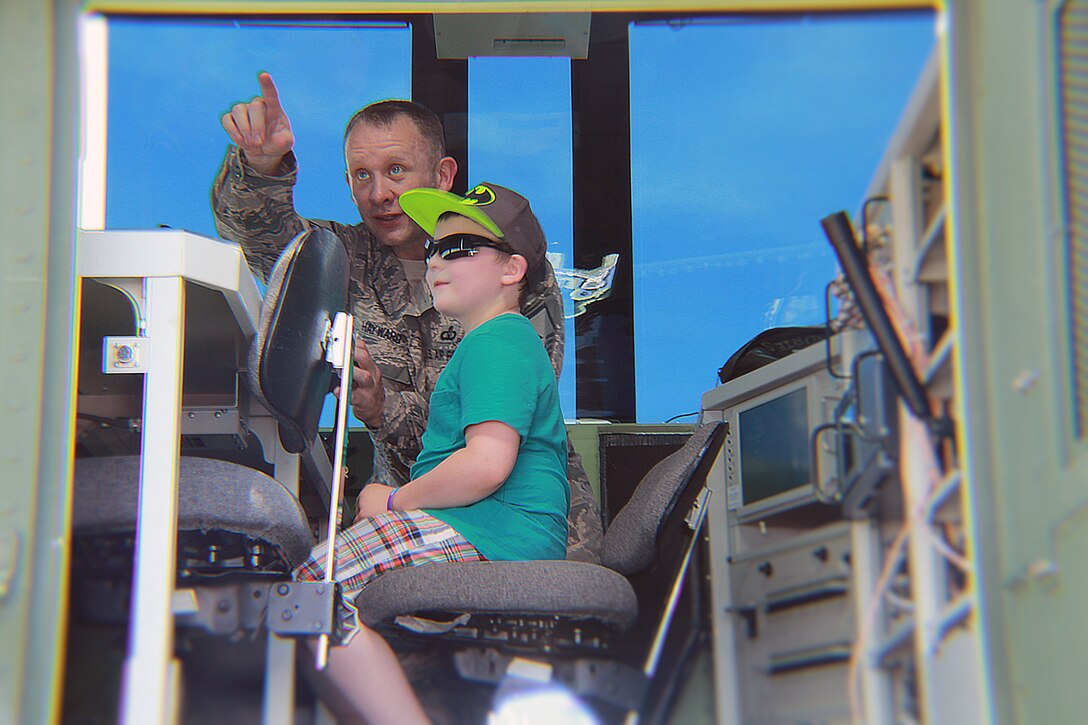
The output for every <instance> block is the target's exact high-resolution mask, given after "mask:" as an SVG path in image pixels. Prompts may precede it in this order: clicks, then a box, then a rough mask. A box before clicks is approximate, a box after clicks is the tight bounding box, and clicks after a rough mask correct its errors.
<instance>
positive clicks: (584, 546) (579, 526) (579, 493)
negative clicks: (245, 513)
mask: <svg viewBox="0 0 1088 725" xmlns="http://www.w3.org/2000/svg"><path fill="white" fill-rule="evenodd" d="M281 171H283V173H282V175H280V176H267V175H264V174H261V173H259V172H257V171H255V170H254V169H252V168H250V167H249V166H247V165H246V164H245V160H244V157H243V155H242V153H241V152H240V151H239V150H238V148H237V147H236V146H231V147H230V149H229V150H228V152H227V156H226V158H225V159H224V161H223V165H222V167H221V168H220V170H219V173H218V175H217V176H216V179H215V183H214V185H213V187H212V208H213V211H214V213H215V223H216V228H217V229H218V231H219V234H220V236H221V237H223V238H224V239H228V240H230V241H233V242H236V243H237V244H239V245H241V247H242V249H243V250H244V251H245V255H246V259H247V261H248V262H249V266H250V268H251V269H252V270H253V272H254V274H256V275H257V276H258V277H260V278H261V279H267V278H268V275H269V274H270V273H271V271H272V267H273V265H274V264H275V262H276V258H277V257H278V256H279V253H280V251H281V250H282V249H283V248H284V247H285V246H286V245H287V244H288V243H289V242H290V241H291V239H292V238H294V236H295V235H297V234H298V233H299V232H302V231H303V230H305V229H307V228H309V227H311V226H322V227H325V228H327V229H329V230H331V231H332V232H334V233H335V234H336V235H337V236H338V237H339V238H340V239H341V241H343V243H344V245H345V246H346V247H347V251H348V257H349V259H350V260H351V275H350V282H349V296H350V307H351V312H352V314H353V315H354V317H355V335H356V339H358V340H361V341H363V342H364V343H365V344H366V346H367V349H368V350H369V351H370V354H371V356H372V357H373V358H374V361H375V363H376V364H377V365H378V368H379V369H380V370H381V373H382V380H383V383H384V385H385V409H384V411H383V417H382V424H381V425H380V426H378V427H377V428H375V429H370V435H371V438H372V439H373V441H374V477H375V479H376V480H380V481H382V482H383V483H388V484H391V485H400V484H402V483H405V482H407V481H408V472H409V469H410V468H411V466H412V464H413V463H414V462H415V459H416V456H417V455H418V453H419V451H420V449H421V443H420V441H421V438H422V436H423V431H424V428H425V427H426V425H427V415H428V412H429V409H430V408H429V402H428V401H429V399H430V395H431V392H432V391H433V390H434V386H435V383H436V382H437V380H438V376H439V375H440V374H441V372H442V370H443V369H444V368H445V366H446V363H447V362H448V361H449V359H450V356H452V355H453V351H454V349H455V348H456V346H457V343H458V342H459V341H460V340H461V337H462V331H461V327H460V325H459V324H458V323H457V322H456V321H455V320H453V319H451V318H448V317H446V316H445V315H443V314H441V313H440V312H438V310H436V309H434V306H433V305H432V304H431V295H430V292H429V290H428V289H427V287H426V285H418V286H417V287H416V288H415V289H414V291H413V288H412V287H410V286H409V284H408V279H407V277H406V275H405V273H404V269H403V267H402V266H401V264H400V262H399V261H398V260H397V258H396V256H394V254H393V253H392V251H390V250H389V249H388V248H386V247H385V246H384V245H382V244H381V243H379V242H378V241H377V240H375V239H374V237H373V236H372V235H371V234H370V232H369V230H367V228H366V227H365V226H364V225H363V224H362V223H359V224H355V225H350V226H349V225H346V224H340V223H337V222H331V221H323V220H314V219H303V218H302V217H301V216H299V214H298V213H297V212H296V211H295V208H294V184H295V180H296V178H297V175H298V167H297V163H296V162H295V158H294V155H293V154H290V153H289V154H288V156H287V157H286V158H285V161H284V165H283V167H282V168H281ZM522 313H523V314H524V315H525V316H526V317H528V318H529V320H530V321H531V322H532V323H533V326H534V327H535V328H536V330H537V333H538V334H540V337H541V340H542V341H543V342H544V347H545V349H546V350H547V352H548V357H549V358H550V359H551V361H552V366H553V368H554V369H555V371H556V375H557V376H558V374H559V371H560V370H561V369H562V366H563V338H564V329H563V303H562V298H561V297H560V291H559V287H558V285H557V284H556V282H555V278H554V275H549V282H548V284H547V286H546V288H545V289H544V291H543V292H542V293H541V294H539V295H533V296H532V297H531V298H530V299H529V300H527V302H526V304H525V305H524V306H523V309H522ZM570 453H571V455H570V460H569V464H568V472H567V473H568V478H569V479H570V482H571V515H570V521H571V530H570V537H569V540H568V558H575V559H579V560H583V561H594V560H596V559H597V558H598V557H599V553H600V544H601V522H600V515H599V508H598V506H597V504H596V501H595V499H594V497H593V492H592V489H591V487H590V485H589V480H588V477H587V476H586V473H585V470H584V468H583V466H582V463H581V458H580V457H579V456H578V454H577V453H575V452H574V449H573V448H571V449H570Z"/></svg>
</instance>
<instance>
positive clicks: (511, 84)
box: [468, 58, 576, 418]
mask: <svg viewBox="0 0 1088 725" xmlns="http://www.w3.org/2000/svg"><path fill="white" fill-rule="evenodd" d="M468 110H469V126H468V132H469V133H468V137H469V144H468V146H469V156H468V173H469V182H468V183H469V184H470V185H472V184H476V183H478V182H480V181H491V182H494V183H496V184H501V185H503V186H508V187H510V188H512V189H514V190H515V191H517V192H519V193H521V194H522V195H524V196H525V197H526V198H527V199H528V200H529V203H530V204H531V206H532V208H533V211H534V212H535V213H536V216H537V218H538V219H539V220H540V225H541V226H542V227H543V228H544V234H545V236H546V237H547V239H548V252H549V254H550V255H551V256H550V258H551V259H552V261H553V262H554V263H555V266H556V267H557V270H556V271H557V272H558V273H559V278H560V281H562V280H563V275H564V271H565V270H566V269H568V268H569V265H572V264H573V251H574V242H573V225H574V220H573V211H572V206H571V184H572V181H571V177H572V173H573V171H572V168H571V163H572V162H571V97H570V60H569V59H567V58H472V59H470V61H469V66H468ZM563 299H564V304H565V305H566V309H565V315H566V316H567V321H566V348H565V353H564V361H565V362H564V365H563V376H562V377H561V378H560V381H559V394H560V401H561V403H562V406H563V413H564V415H566V416H567V417H569V418H573V417H574V416H575V410H576V407H575V385H574V380H575V361H574V325H573V323H572V319H571V318H572V317H573V314H574V309H573V307H574V305H573V303H572V302H571V299H570V295H569V290H566V291H565V292H564V295H563Z"/></svg>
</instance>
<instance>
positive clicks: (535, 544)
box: [411, 314, 570, 561]
mask: <svg viewBox="0 0 1088 725" xmlns="http://www.w3.org/2000/svg"><path fill="white" fill-rule="evenodd" d="M489 420H497V421H501V422H503V423H506V424H507V425H509V426H510V427H511V428H513V429H514V430H516V431H517V432H518V434H519V435H520V436H521V444H520V446H519V447H518V455H517V460H516V461H515V463H514V468H513V470H512V471H511V472H510V476H509V477H508V478H507V479H506V482H505V483H503V484H502V486H500V487H499V488H498V489H497V490H496V491H494V492H493V493H492V494H491V495H490V496H488V497H487V498H484V499H482V500H480V501H477V502H476V503H473V504H470V505H468V506H457V507H453V508H445V509H424V510H425V511H426V512H427V513H428V514H430V515H431V516H434V517H435V518H437V519H441V520H442V521H445V522H446V523H447V524H449V525H450V526H452V527H453V528H454V529H456V530H457V532H458V533H460V534H461V535H462V536H464V537H465V538H466V539H468V540H469V541H470V542H471V543H472V545H473V546H475V547H476V548H477V549H478V550H479V551H480V553H481V554H483V555H484V556H486V557H487V558H488V559H491V560H493V561H498V560H528V559H564V558H566V553H567V512H568V509H569V507H570V487H569V485H568V484H567V434H566V428H565V427H564V425H563V413H562V411H561V410H560V408H559V388H558V385H556V381H555V373H554V372H553V371H552V366H551V362H550V361H549V360H548V354H547V353H546V352H545V351H544V346H543V345H542V344H541V342H540V337H538V336H537V334H536V331H535V330H534V329H533V326H532V324H531V323H530V322H529V321H528V320H527V319H525V318H524V317H522V316H521V315H516V314H504V315H499V316H498V317H495V318H492V319H490V320H488V321H487V322H485V323H484V324H482V325H480V326H479V327H477V328H476V329H474V330H472V331H471V332H469V333H468V334H467V335H465V337H464V339H463V340H461V342H460V344H458V345H457V350H456V351H455V352H454V353H453V357H452V358H450V361H449V364H447V365H446V368H445V370H443V371H442V375H441V376H440V377H439V378H438V382H437V383H436V384H435V389H434V392H433V393H431V410H430V415H429V417H428V419H427V430H426V432H425V433H424V434H423V451H422V452H421V453H420V454H419V456H418V457H417V458H416V463H415V465H414V466H412V474H411V475H412V478H413V479H415V478H418V477H420V476H422V475H423V474H424V473H427V472H428V471H430V470H431V469H433V468H434V467H435V466H437V465H438V464H439V463H441V462H442V461H443V460H445V459H446V457H447V456H449V455H450V454H452V453H453V452H454V451H457V450H460V449H462V448H464V447H465V428H467V427H468V426H470V425H474V424H476V423H483V422H486V421H489Z"/></svg>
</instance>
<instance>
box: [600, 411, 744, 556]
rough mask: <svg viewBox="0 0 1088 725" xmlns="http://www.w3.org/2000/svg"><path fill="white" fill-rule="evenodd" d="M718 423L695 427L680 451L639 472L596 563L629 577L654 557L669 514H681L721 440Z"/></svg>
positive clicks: (722, 431)
mask: <svg viewBox="0 0 1088 725" xmlns="http://www.w3.org/2000/svg"><path fill="white" fill-rule="evenodd" d="M724 427H725V424H724V423H722V422H721V421H715V422H712V423H704V424H703V425H701V426H699V427H698V428H697V429H696V430H695V432H694V433H692V434H691V437H690V438H688V440H687V441H686V442H685V443H684V445H683V447H682V448H680V450H678V451H675V452H674V453H671V454H670V455H668V456H667V457H665V458H664V459H663V460H661V461H659V462H658V463H657V464H656V465H655V466H654V467H653V468H651V469H650V471H649V472H648V473H647V474H646V475H645V476H643V478H642V480H641V481H640V482H639V484H638V487H637V488H636V489H635V492H634V493H633V494H632V495H631V499H630V500H629V501H628V502H627V503H626V504H625V505H624V507H623V509H621V510H620V512H619V513H618V514H617V515H616V518H615V519H614V520H613V521H612V523H611V525H609V527H608V530H607V531H605V534H604V548H603V551H602V553H601V563H602V564H604V565H605V566H607V567H608V568H610V569H615V570H616V571H618V572H620V573H621V574H624V575H626V576H631V575H632V574H637V573H638V572H640V571H642V570H644V569H645V568H646V567H648V566H649V565H650V564H652V563H653V562H655V561H656V560H657V559H658V554H659V549H660V544H661V541H660V535H661V534H662V532H664V531H665V530H667V529H668V528H669V527H668V526H667V525H666V524H667V522H668V521H669V520H670V517H671V516H673V515H674V514H678V515H679V516H680V517H681V518H683V517H684V516H686V515H687V512H688V510H689V509H690V508H691V505H692V503H693V502H694V500H695V497H696V496H697V495H698V493H699V489H700V486H697V485H696V486H692V485H689V484H691V483H693V482H695V481H696V479H697V478H700V477H701V478H703V479H705V477H706V472H707V471H708V470H709V468H710V465H711V464H712V463H713V462H714V458H715V456H716V455H717V450H718V448H720V447H721V444H722V441H724V440H725V431H724Z"/></svg>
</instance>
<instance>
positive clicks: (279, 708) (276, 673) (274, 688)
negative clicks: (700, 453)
mask: <svg viewBox="0 0 1088 725" xmlns="http://www.w3.org/2000/svg"><path fill="white" fill-rule="evenodd" d="M261 442H262V444H263V445H264V450H265V451H266V453H265V455H266V457H267V456H268V452H271V454H272V455H271V458H272V459H273V465H274V467H275V473H276V480H277V481H279V482H280V483H281V484H283V486H284V488H286V489H287V490H288V491H290V492H291V493H293V494H294V495H295V497H296V498H297V497H298V489H299V468H300V466H299V456H297V455H294V454H292V453H288V452H287V451H286V450H284V448H283V445H282V444H281V443H280V437H279V435H278V432H277V431H276V430H275V429H273V430H272V432H271V434H270V435H268V436H267V437H266V438H264V439H262V441H261ZM267 639H268V649H267V651H266V652H265V658H264V693H263V696H262V698H263V699H262V707H261V723H262V725H291V723H293V722H294V721H295V640H293V639H290V638H287V637H277V636H276V635H275V634H273V633H272V632H271V631H269V632H268V637H267Z"/></svg>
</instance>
